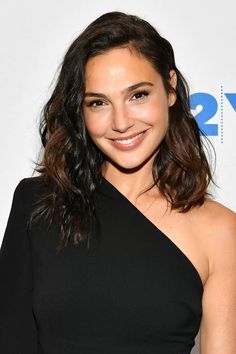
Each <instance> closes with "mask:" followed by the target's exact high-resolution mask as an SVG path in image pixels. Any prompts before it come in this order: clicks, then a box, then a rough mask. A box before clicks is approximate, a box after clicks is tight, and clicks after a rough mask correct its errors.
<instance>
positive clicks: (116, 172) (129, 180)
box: [102, 163, 154, 201]
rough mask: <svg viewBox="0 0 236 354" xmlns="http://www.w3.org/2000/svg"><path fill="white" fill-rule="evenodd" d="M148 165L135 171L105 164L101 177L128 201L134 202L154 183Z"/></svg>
mask: <svg viewBox="0 0 236 354" xmlns="http://www.w3.org/2000/svg"><path fill="white" fill-rule="evenodd" d="M150 165H151V164H150ZM150 165H149V166H145V168H140V169H136V170H125V169H120V168H117V167H116V166H114V165H112V164H111V163H105V165H104V166H103V168H102V175H103V176H104V178H106V179H107V180H108V181H109V182H110V183H111V184H112V185H113V186H114V187H115V188H116V189H118V190H119V191H120V192H121V193H122V194H123V195H124V196H126V197H127V198H128V199H129V200H130V201H135V200H136V199H137V197H138V196H139V194H140V193H141V192H143V191H145V190H146V189H148V188H150V187H151V186H152V185H153V183H154V180H153V176H152V166H150ZM150 192H151V190H150ZM151 193H153V192H151Z"/></svg>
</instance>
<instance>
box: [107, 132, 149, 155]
mask: <svg viewBox="0 0 236 354" xmlns="http://www.w3.org/2000/svg"><path fill="white" fill-rule="evenodd" d="M146 135H147V130H144V131H141V132H138V133H134V134H131V135H129V136H126V137H120V138H118V139H112V140H111V141H112V145H113V146H115V147H116V148H118V149H119V150H122V151H129V150H132V149H134V148H136V147H137V146H138V145H139V144H140V143H141V142H142V141H143V140H144V138H145V137H146Z"/></svg>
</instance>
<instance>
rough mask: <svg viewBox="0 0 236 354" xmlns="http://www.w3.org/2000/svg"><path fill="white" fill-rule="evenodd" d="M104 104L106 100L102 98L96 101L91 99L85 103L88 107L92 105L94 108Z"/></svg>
mask: <svg viewBox="0 0 236 354" xmlns="http://www.w3.org/2000/svg"><path fill="white" fill-rule="evenodd" d="M103 104H104V102H103V101H101V100H94V101H90V102H87V103H85V105H86V106H87V107H92V108H97V107H99V106H102V105H103Z"/></svg>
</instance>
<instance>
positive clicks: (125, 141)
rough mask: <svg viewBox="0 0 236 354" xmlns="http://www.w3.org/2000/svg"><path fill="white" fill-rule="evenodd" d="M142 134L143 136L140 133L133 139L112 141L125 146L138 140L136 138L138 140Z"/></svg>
mask: <svg viewBox="0 0 236 354" xmlns="http://www.w3.org/2000/svg"><path fill="white" fill-rule="evenodd" d="M143 134H144V132H142V133H140V134H138V135H136V136H134V137H133V138H130V139H127V140H114V141H116V142H117V143H119V144H123V145H126V144H130V143H132V141H134V140H136V139H138V138H139V137H140V136H142V135H143Z"/></svg>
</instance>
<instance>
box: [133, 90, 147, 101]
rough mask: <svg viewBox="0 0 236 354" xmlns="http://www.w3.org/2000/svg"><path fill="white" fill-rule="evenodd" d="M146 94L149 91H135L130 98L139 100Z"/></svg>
mask: <svg viewBox="0 0 236 354" xmlns="http://www.w3.org/2000/svg"><path fill="white" fill-rule="evenodd" d="M148 95H149V92H147V91H140V92H136V93H135V94H134V95H133V96H132V100H141V99H143V98H145V97H147V96H148Z"/></svg>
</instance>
